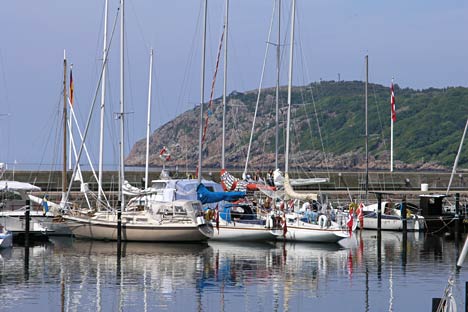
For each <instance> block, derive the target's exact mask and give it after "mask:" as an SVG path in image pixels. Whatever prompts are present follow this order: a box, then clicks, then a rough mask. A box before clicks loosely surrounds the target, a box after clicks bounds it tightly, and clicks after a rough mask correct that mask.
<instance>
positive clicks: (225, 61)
mask: <svg viewBox="0 0 468 312" xmlns="http://www.w3.org/2000/svg"><path fill="white" fill-rule="evenodd" d="M228 22H229V0H226V12H225V15H224V83H223V136H222V144H221V145H222V146H221V168H222V169H224V168H225V157H226V156H225V148H226V92H227V57H228V55H227V44H228V33H229V32H228Z"/></svg>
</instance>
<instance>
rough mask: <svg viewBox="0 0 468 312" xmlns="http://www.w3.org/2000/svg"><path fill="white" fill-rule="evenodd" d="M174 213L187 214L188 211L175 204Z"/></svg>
mask: <svg viewBox="0 0 468 312" xmlns="http://www.w3.org/2000/svg"><path fill="white" fill-rule="evenodd" d="M174 213H175V214H177V215H186V214H187V211H185V208H184V207H182V206H174Z"/></svg>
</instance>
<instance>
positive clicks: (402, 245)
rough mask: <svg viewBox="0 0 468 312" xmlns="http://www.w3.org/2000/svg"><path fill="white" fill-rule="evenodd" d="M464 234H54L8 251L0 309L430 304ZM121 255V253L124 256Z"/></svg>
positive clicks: (460, 299)
mask: <svg viewBox="0 0 468 312" xmlns="http://www.w3.org/2000/svg"><path fill="white" fill-rule="evenodd" d="M463 243H464V240H463V239H462V238H460V239H454V238H452V237H450V236H426V235H425V234H423V233H409V234H408V237H407V239H405V238H404V237H403V236H402V234H401V233H389V232H383V233H382V236H381V239H380V240H379V239H378V235H377V233H376V232H373V231H364V232H362V233H359V232H358V233H353V236H352V237H351V238H350V239H347V240H345V241H342V242H340V244H319V245H317V244H298V243H296V244H289V243H283V242H281V241H279V242H271V243H254V244H249V243H238V244H236V243H221V242H208V243H205V244H151V243H125V244H122V246H121V249H120V253H119V252H118V249H117V244H116V243H113V242H96V241H85V240H76V239H71V238H51V241H50V242H47V243H43V244H39V245H35V246H33V247H29V248H25V247H23V246H17V245H15V246H14V247H13V248H9V249H4V250H1V258H0V289H1V293H2V296H0V310H1V311H15V312H20V311H431V308H432V298H435V297H442V296H443V294H444V289H445V287H446V286H447V281H448V279H449V277H450V276H452V277H453V279H454V283H453V287H452V294H453V297H454V298H455V301H456V303H457V307H458V310H459V311H462V310H464V308H465V283H466V282H467V281H468V268H464V267H462V268H461V270H460V271H459V272H455V271H454V268H455V264H456V261H457V258H458V255H459V252H460V251H461V249H462V247H463ZM119 254H120V257H119V256H118V255H119Z"/></svg>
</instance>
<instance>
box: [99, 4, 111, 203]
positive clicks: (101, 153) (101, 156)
mask: <svg viewBox="0 0 468 312" xmlns="http://www.w3.org/2000/svg"><path fill="white" fill-rule="evenodd" d="M108 2H109V1H108V0H106V1H105V4H104V40H103V42H104V43H103V45H104V47H103V49H102V66H103V70H102V81H103V82H102V84H101V123H100V127H101V128H100V133H99V168H98V170H99V173H98V184H99V187H98V205H100V202H101V199H102V192H103V191H102V171H103V169H102V168H103V162H104V116H105V108H104V107H105V97H106V69H107V66H106V56H107V15H108Z"/></svg>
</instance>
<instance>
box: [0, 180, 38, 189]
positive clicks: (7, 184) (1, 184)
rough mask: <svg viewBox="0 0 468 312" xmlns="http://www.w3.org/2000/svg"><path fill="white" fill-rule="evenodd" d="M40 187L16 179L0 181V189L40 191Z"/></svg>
mask: <svg viewBox="0 0 468 312" xmlns="http://www.w3.org/2000/svg"><path fill="white" fill-rule="evenodd" d="M40 190H41V188H40V187H38V186H35V185H32V184H29V183H25V182H18V181H0V191H40Z"/></svg>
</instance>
